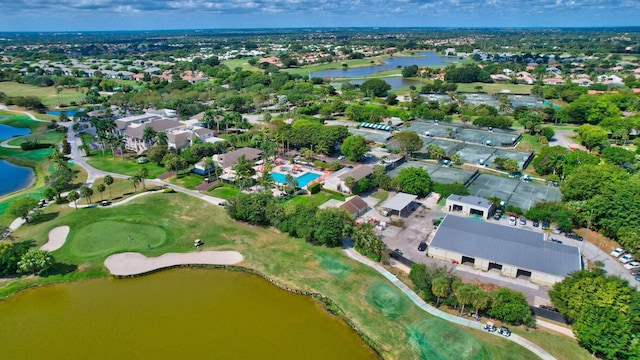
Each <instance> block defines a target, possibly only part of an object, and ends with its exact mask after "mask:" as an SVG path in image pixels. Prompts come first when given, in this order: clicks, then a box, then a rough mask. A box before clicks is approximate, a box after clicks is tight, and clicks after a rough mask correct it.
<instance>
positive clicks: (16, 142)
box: [9, 130, 65, 146]
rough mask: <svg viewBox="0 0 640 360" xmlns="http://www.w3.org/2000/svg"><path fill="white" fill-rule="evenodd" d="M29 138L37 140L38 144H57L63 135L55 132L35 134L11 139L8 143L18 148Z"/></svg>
mask: <svg viewBox="0 0 640 360" xmlns="http://www.w3.org/2000/svg"><path fill="white" fill-rule="evenodd" d="M30 137H35V138H36V139H38V142H39V143H47V144H57V143H59V142H61V141H62V140H64V138H65V134H63V133H60V132H58V131H55V130H49V131H45V132H41V133H36V134H33V135H26V136H21V137H19V138H17V139H13V140H11V141H9V145H13V146H20V144H22V143H24V142H26V141H27V140H28V139H29V138H30Z"/></svg>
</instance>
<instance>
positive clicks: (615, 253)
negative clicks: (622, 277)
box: [611, 248, 624, 258]
mask: <svg viewBox="0 0 640 360" xmlns="http://www.w3.org/2000/svg"><path fill="white" fill-rule="evenodd" d="M622 254H624V249H622V248H615V249H613V251H612V252H611V256H613V257H616V258H617V257H618V256H620V255H622Z"/></svg>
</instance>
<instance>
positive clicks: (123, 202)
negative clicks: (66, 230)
mask: <svg viewBox="0 0 640 360" xmlns="http://www.w3.org/2000/svg"><path fill="white" fill-rule="evenodd" d="M157 193H159V191H145V192H141V193H139V194H135V195H133V196H131V197H128V198H126V199H124V200H122V201H118V202H114V203H111V205H108V206H101V207H113V206H119V205H124V204H126V203H128V202H129V201H131V200H135V199H137V198H139V197H142V196H145V195H149V194H157ZM98 205H100V202H99V201H98V202H95V203H93V204H90V205H78V209H81V208H88V207H96V206H98ZM69 206H70V207H72V208H75V207H76V201H72V202H69Z"/></svg>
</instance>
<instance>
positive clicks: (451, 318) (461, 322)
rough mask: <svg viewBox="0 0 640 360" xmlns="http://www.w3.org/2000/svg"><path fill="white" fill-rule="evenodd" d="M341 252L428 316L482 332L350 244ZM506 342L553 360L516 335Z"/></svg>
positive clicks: (344, 244) (480, 326) (345, 244)
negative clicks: (371, 272) (440, 306)
mask: <svg viewBox="0 0 640 360" xmlns="http://www.w3.org/2000/svg"><path fill="white" fill-rule="evenodd" d="M342 249H343V251H344V252H345V254H346V255H347V256H348V257H350V258H352V259H354V260H356V261H357V262H359V263H362V264H365V265H367V266H369V267H371V268H373V269H374V270H376V271H378V272H379V273H380V274H382V276H384V277H385V278H386V279H387V280H389V281H391V283H393V285H395V286H396V287H397V288H398V289H400V291H402V292H403V293H404V294H405V295H407V296H408V297H409V300H411V301H412V302H413V303H414V304H416V305H417V306H418V307H419V308H420V309H422V310H424V311H426V312H428V313H429V314H431V315H433V316H436V317H439V318H440V319H443V320H446V321H450V322H453V323H456V324H459V325H462V326H467V327H470V328H473V329H476V330H481V331H484V330H483V324H481V323H479V322H477V321H471V320H468V319H464V318H461V317H458V316H455V315H451V314H449V313H446V312H444V311H442V310H440V309H437V308H435V307H433V306H431V305H429V304H427V303H426V302H425V301H424V300H422V298H421V297H420V296H418V295H417V294H416V293H415V292H413V290H411V288H409V287H408V286H407V285H406V284H405V283H403V282H402V281H400V280H399V279H398V278H397V277H396V276H395V275H393V274H392V273H390V272H389V271H387V269H385V268H384V267H382V265H380V264H378V263H376V262H373V261H371V260H369V259H367V258H365V257H364V256H362V255H361V254H360V253H358V252H357V251H356V250H355V249H354V248H353V246H352V244H350V243H349V242H347V241H345V242H343V247H342ZM491 334H495V335H496V336H501V337H502V335H498V333H497V332H495V333H491ZM505 339H506V340H511V341H513V342H515V343H517V344H519V345H521V346H523V347H524V348H526V349H528V350H529V351H531V352H532V353H534V354H536V355H537V356H538V357H540V358H541V359H544V360H552V359H555V358H554V357H553V355H551V354H549V353H548V352H547V351H546V350H544V349H543V348H541V347H540V346H538V345H536V344H534V343H532V342H531V341H529V340H527V339H525V338H523V337H521V336H518V335H516V334H511V336H509V337H505Z"/></svg>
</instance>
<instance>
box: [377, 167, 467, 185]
mask: <svg viewBox="0 0 640 360" xmlns="http://www.w3.org/2000/svg"><path fill="white" fill-rule="evenodd" d="M407 167H419V168H423V169H425V170H427V172H428V173H429V176H430V177H431V180H433V181H436V182H438V183H440V184H453V183H454V182H458V183H460V184H466V183H467V182H469V181H470V180H471V179H472V178H473V176H474V175H475V173H476V172H474V171H468V170H462V169H456V168H451V167H448V166H443V165H436V164H429V163H426V162H422V161H407V162H406V163H404V164H402V165H400V166H398V167H397V168H395V169H393V171H391V172H390V173H389V176H391V177H392V178H393V177H396V176H397V175H398V173H399V172H400V170H402V169H404V168H407Z"/></svg>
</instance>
